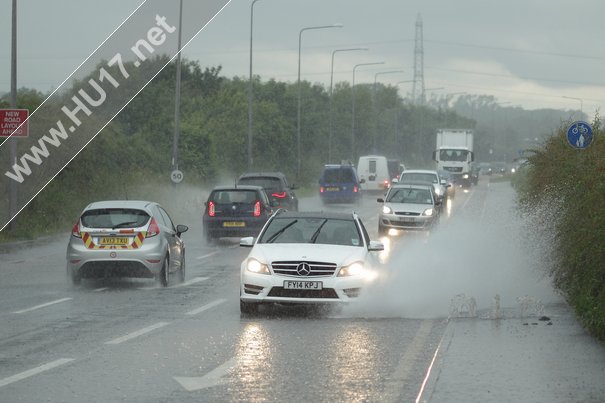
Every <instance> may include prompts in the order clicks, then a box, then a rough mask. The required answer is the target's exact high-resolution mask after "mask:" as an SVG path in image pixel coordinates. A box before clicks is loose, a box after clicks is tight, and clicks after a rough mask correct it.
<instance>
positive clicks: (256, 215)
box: [254, 200, 260, 217]
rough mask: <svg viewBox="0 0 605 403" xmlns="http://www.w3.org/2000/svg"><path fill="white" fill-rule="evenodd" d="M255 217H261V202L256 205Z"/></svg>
mask: <svg viewBox="0 0 605 403" xmlns="http://www.w3.org/2000/svg"><path fill="white" fill-rule="evenodd" d="M254 217H260V201H258V200H257V201H256V203H254Z"/></svg>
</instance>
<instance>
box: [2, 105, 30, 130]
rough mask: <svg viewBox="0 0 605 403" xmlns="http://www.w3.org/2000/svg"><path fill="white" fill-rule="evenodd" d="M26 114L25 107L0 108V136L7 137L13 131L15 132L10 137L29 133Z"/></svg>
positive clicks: (27, 111)
mask: <svg viewBox="0 0 605 403" xmlns="http://www.w3.org/2000/svg"><path fill="white" fill-rule="evenodd" d="M28 114H29V110H27V109H0V137H8V136H10V135H11V134H13V132H15V133H14V134H13V136H12V137H27V136H28V135H29V125H28V123H29V122H27V115H28ZM23 122H25V123H23ZM21 123H23V125H21ZM19 125H21V127H19ZM17 128H18V129H17Z"/></svg>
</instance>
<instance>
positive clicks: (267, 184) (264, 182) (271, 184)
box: [238, 176, 282, 190]
mask: <svg viewBox="0 0 605 403" xmlns="http://www.w3.org/2000/svg"><path fill="white" fill-rule="evenodd" d="M238 184H239V185H252V186H260V187H262V188H263V189H270V190H281V187H282V186H281V181H280V180H279V178H271V177H266V176H264V177H248V178H241V179H240V180H239V181H238Z"/></svg>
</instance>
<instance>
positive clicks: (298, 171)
mask: <svg viewBox="0 0 605 403" xmlns="http://www.w3.org/2000/svg"><path fill="white" fill-rule="evenodd" d="M342 27H343V25H342V24H332V25H318V26H313V27H305V28H302V29H301V30H300V31H299V32H298V78H297V80H296V82H297V86H298V108H297V112H296V178H297V179H300V102H301V88H300V50H301V44H302V34H303V32H305V31H309V30H312V29H327V28H342Z"/></svg>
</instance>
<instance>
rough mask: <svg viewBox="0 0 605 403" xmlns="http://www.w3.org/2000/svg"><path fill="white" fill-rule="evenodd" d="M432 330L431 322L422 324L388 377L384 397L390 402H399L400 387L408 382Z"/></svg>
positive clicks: (427, 321)
mask: <svg viewBox="0 0 605 403" xmlns="http://www.w3.org/2000/svg"><path fill="white" fill-rule="evenodd" d="M432 328H433V321H432V320H425V321H423V322H422V324H421V325H420V327H419V328H418V331H417V332H416V335H415V336H414V339H413V340H412V342H411V343H410V344H409V345H408V347H407V348H406V350H405V352H404V354H403V356H402V357H401V359H400V360H399V362H398V363H397V366H396V367H395V370H394V371H393V374H392V375H391V376H390V377H389V382H388V383H387V390H386V393H385V395H384V396H386V397H387V399H391V401H395V402H398V401H400V400H399V398H400V395H401V387H402V385H405V384H406V382H407V381H408V379H409V377H410V374H411V372H412V370H413V369H414V368H415V361H416V359H417V358H418V356H419V355H420V353H421V352H422V347H423V346H424V345H425V344H426V339H427V338H428V336H429V335H430V333H431V329H432Z"/></svg>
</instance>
